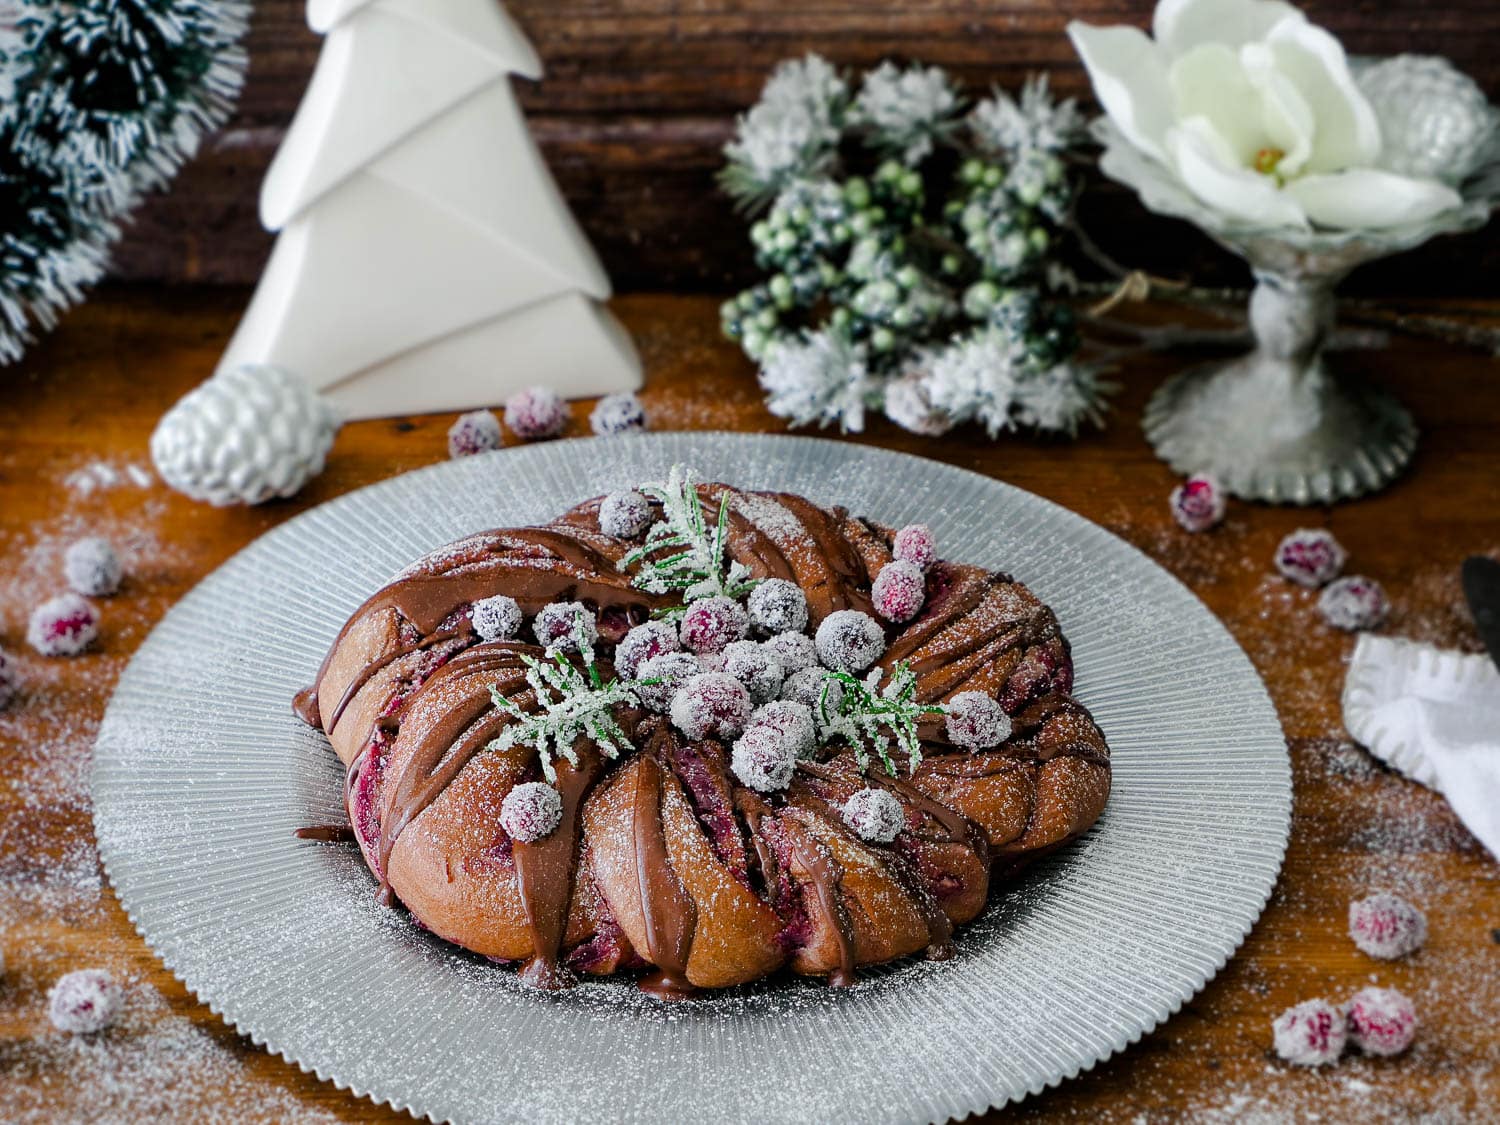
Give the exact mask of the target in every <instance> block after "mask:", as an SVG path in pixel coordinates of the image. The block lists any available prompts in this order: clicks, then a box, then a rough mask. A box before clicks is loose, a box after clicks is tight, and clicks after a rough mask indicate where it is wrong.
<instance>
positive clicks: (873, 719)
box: [818, 660, 944, 777]
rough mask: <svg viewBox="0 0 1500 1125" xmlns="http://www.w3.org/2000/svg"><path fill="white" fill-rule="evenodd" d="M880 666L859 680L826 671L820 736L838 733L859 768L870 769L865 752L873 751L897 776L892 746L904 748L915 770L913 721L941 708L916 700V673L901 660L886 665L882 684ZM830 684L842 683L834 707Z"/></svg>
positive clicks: (918, 746) (918, 759)
mask: <svg viewBox="0 0 1500 1125" xmlns="http://www.w3.org/2000/svg"><path fill="white" fill-rule="evenodd" d="M880 677H881V670H880V669H879V668H872V669H871V670H870V673H869V675H867V676H866V677H865V678H864V679H863V680H857V679H855V678H854V677H853V676H851V675H849V674H848V673H846V672H829V673H828V676H827V679H826V680H825V682H824V684H823V690H822V691H821V692H820V693H819V695H818V718H819V720H820V721H821V724H822V727H823V737H824V739H831V738H843V739H844V740H845V741H847V742H848V743H849V745H850V746H851V747H852V748H853V750H854V760H855V761H856V762H857V763H858V764H859V768H860V769H862V770H867V769H869V768H870V751H871V750H874V751H875V753H876V754H877V755H879V757H880V761H881V763H882V764H883V765H884V766H885V772H886V773H888V774H890V775H891V776H892V777H895V776H896V763H895V762H894V761H892V760H891V745H892V743H893V742H894V744H895V745H896V746H898V747H900V748H901V749H902V750H904V751H905V752H906V758H907V769H908V772H911V773H915V772H916V769H917V767H918V766H919V765H921V764H922V742H921V740H920V739H919V738H918V737H917V726H918V724H920V723H921V722H922V721H923V720H924V719H926V718H929V717H932V716H937V715H941V714H943V713H944V709H943V708H942V707H941V706H939V705H937V704H934V703H918V702H917V677H916V674H915V673H914V672H913V671H912V670H911V665H909V664H907V663H906V662H905V661H904V660H903V661H900V662H899V663H897V664H896V666H895V667H894V668H892V669H891V674H890V678H889V679H888V680H887V681H886V683H885V685H884V686H883V687H882V686H881V683H880ZM834 683H837V684H838V685H839V686H840V687H841V688H843V695H842V697H841V698H840V699H839V701H838V703H837V706H831V705H830V703H829V695H830V689H831V687H832V685H833V684H834Z"/></svg>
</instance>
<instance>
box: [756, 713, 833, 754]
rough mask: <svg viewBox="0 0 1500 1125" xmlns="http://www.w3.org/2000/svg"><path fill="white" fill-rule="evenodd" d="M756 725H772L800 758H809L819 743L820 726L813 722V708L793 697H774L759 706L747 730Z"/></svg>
mask: <svg viewBox="0 0 1500 1125" xmlns="http://www.w3.org/2000/svg"><path fill="white" fill-rule="evenodd" d="M756 727H770V728H771V729H773V730H774V731H776V733H777V734H778V735H780V736H781V737H782V738H784V739H786V740H787V741H788V742H789V743H790V744H791V747H792V750H793V752H794V753H795V754H796V755H797V757H799V758H807V757H810V756H811V755H812V752H813V751H814V750H815V749H816V748H817V745H818V728H817V726H816V724H814V723H813V717H812V709H811V708H810V707H808V706H807V704H805V703H798V702H796V701H795V700H791V699H773V700H772V701H771V702H770V703H767V704H765V705H764V706H763V707H757V708H756V709H755V712H754V713H753V714H752V715H751V716H750V722H749V724H748V725H747V726H746V727H745V730H746V732H747V733H748V732H749V731H752V730H754V729H755V728H756Z"/></svg>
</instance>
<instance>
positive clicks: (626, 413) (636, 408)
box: [589, 393, 646, 437]
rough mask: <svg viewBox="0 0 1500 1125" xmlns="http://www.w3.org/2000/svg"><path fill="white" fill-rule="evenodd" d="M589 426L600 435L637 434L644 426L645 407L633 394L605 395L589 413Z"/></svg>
mask: <svg viewBox="0 0 1500 1125" xmlns="http://www.w3.org/2000/svg"><path fill="white" fill-rule="evenodd" d="M589 427H590V428H591V429H592V430H593V431H594V433H596V434H598V435H599V436H600V437H613V436H615V435H618V434H638V433H640V432H641V431H642V430H644V429H645V428H646V408H645V407H643V406H642V405H641V400H640V399H638V398H636V397H635V395H633V394H629V393H623V394H615V395H605V396H604V397H603V398H601V399H600V400H599V403H598V405H597V406H595V407H594V409H593V412H592V413H591V414H590V415H589Z"/></svg>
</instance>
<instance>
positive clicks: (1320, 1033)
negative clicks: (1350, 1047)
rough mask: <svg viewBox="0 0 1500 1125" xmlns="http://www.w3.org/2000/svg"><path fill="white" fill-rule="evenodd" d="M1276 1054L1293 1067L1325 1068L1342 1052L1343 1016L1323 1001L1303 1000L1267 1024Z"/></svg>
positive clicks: (1343, 1038)
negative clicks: (1269, 1026) (1294, 1065)
mask: <svg viewBox="0 0 1500 1125" xmlns="http://www.w3.org/2000/svg"><path fill="white" fill-rule="evenodd" d="M1271 1035H1272V1040H1273V1042H1274V1044H1275V1047H1276V1053H1277V1054H1278V1055H1280V1056H1281V1057H1282V1058H1284V1059H1285V1060H1286V1061H1287V1062H1289V1063H1294V1064H1296V1065H1297V1066H1326V1065H1328V1064H1329V1063H1333V1062H1338V1059H1339V1056H1340V1055H1342V1054H1343V1053H1344V1040H1345V1030H1344V1014H1343V1013H1342V1012H1340V1011H1339V1010H1338V1009H1337V1008H1335V1007H1334V1006H1333V1005H1332V1004H1330V1003H1329V1002H1328V1001H1327V1000H1304V1001H1303V1002H1302V1003H1301V1004H1298V1005H1297V1006H1296V1007H1293V1008H1288V1009H1287V1010H1286V1011H1284V1012H1282V1013H1281V1015H1279V1016H1277V1017H1276V1019H1275V1020H1274V1021H1272V1023H1271Z"/></svg>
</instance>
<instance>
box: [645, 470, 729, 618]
mask: <svg viewBox="0 0 1500 1125" xmlns="http://www.w3.org/2000/svg"><path fill="white" fill-rule="evenodd" d="M640 491H641V492H643V493H645V494H646V495H647V496H649V497H651V498H652V499H654V500H656V501H658V502H660V504H661V509H662V518H661V520H659V521H658V522H657V523H655V524H653V525H652V526H651V530H650V531H648V532H647V533H646V540H645V542H644V543H642V544H641V545H640V546H639V547H637V548H635V550H633V551H631V552H630V553H629V554H627V555H626V556H625V557H624V558H623V559H621V560H620V564H619V565H620V569H621V570H629V569H631V568H632V567H639V568H640V569H639V571H638V572H637V574H636V576H635V577H634V578H633V579H632V580H631V584H632V585H633V586H637V587H639V588H640V589H642V590H645V591H646V592H647V593H650V594H666V593H670V592H673V591H680V592H681V594H682V600H683V603H684V604H683V605H682V606H678V607H675V608H673V609H670V610H668V611H666V613H664V614H663V616H665V617H667V618H669V619H670V618H676V617H681V616H682V614H683V613H684V612H685V611H686V607H687V604H688V603H691V602H695V601H698V600H699V599H702V598H713V597H725V598H730V599H731V600H737V599H739V598H742V597H744V596H745V595H747V594H748V593H750V591H751V590H753V589H754V588H755V587H756V585H758V583H757V581H756V580H755V579H752V578H751V577H750V571H749V570H747V569H746V568H745V566H744V564H742V563H739V562H736V561H733V560H727V565H726V556H727V553H728V546H729V494H728V493H727V492H726V493H725V494H724V497H723V499H722V500H720V502H719V515H718V520H717V521H716V522H715V524H714V526H713V527H711V528H710V527H709V526H708V519H707V517H705V515H704V513H703V503H702V501H700V500H699V498H698V489H697V487H696V481H695V478H694V475H693V472H692V470H691V469H688V468H687V467H686V466H684V465H673V466H672V471H671V473H669V474H668V476H667V479H666V480H665V481H657V482H654V483H651V484H644V485H642V486H641V488H640ZM662 552H667V553H666V554H661V553H662ZM656 555H661V557H653V556H656Z"/></svg>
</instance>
